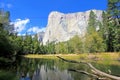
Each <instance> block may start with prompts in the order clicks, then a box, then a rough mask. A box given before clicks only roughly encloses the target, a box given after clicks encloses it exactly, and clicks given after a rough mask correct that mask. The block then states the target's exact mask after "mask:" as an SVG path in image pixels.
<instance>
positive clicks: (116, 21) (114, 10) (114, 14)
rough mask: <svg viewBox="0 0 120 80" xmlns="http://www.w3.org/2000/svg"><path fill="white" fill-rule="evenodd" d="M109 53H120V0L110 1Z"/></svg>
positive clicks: (108, 10)
mask: <svg viewBox="0 0 120 80" xmlns="http://www.w3.org/2000/svg"><path fill="white" fill-rule="evenodd" d="M107 13H108V40H107V42H108V43H107V45H108V51H110V52H113V51H120V0H108V9H107Z"/></svg>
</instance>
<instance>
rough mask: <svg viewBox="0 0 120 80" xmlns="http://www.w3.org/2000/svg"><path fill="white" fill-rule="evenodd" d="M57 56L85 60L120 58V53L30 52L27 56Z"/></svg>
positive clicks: (53, 57) (48, 57)
mask: <svg viewBox="0 0 120 80" xmlns="http://www.w3.org/2000/svg"><path fill="white" fill-rule="evenodd" d="M57 56H60V57H63V58H67V59H83V60H120V53H94V54H92V53H90V54H86V53H84V54H47V55H41V54H28V55H25V56H24V57H26V58H47V59H55V58H57Z"/></svg>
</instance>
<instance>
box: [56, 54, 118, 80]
mask: <svg viewBox="0 0 120 80" xmlns="http://www.w3.org/2000/svg"><path fill="white" fill-rule="evenodd" d="M57 57H58V58H59V59H62V60H63V61H66V62H71V63H77V64H80V63H83V64H86V65H88V66H89V67H90V68H91V71H92V72H93V73H94V74H95V75H99V76H104V77H107V78H110V79H113V80H120V77H118V76H114V75H111V74H107V73H105V72H102V71H100V70H98V69H96V68H95V67H94V66H93V65H92V64H91V63H87V62H82V61H81V62H78V61H74V60H67V59H64V58H62V57H60V56H57Z"/></svg>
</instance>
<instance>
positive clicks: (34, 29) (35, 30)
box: [27, 26, 46, 33]
mask: <svg viewBox="0 0 120 80" xmlns="http://www.w3.org/2000/svg"><path fill="white" fill-rule="evenodd" d="M45 29H46V28H39V27H38V26H35V27H32V28H30V29H28V31H27V32H33V33H38V32H42V31H44V32H45Z"/></svg>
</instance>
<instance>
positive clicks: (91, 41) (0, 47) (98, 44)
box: [0, 0, 120, 60]
mask: <svg viewBox="0 0 120 80" xmlns="http://www.w3.org/2000/svg"><path fill="white" fill-rule="evenodd" d="M119 7H120V1H119V0H108V7H107V10H106V11H103V13H102V18H103V20H102V22H100V21H98V20H97V19H96V14H95V13H94V12H93V11H91V12H90V15H89V21H88V27H87V33H86V34H85V36H84V37H79V36H78V35H75V36H74V37H73V38H71V39H70V40H68V41H65V42H59V43H55V42H51V43H49V42H48V43H47V44H46V45H43V44H42V42H40V41H39V40H38V37H37V34H36V35H34V36H32V35H28V34H27V33H26V35H25V36H17V33H16V32H15V31H14V25H12V24H10V13H9V12H8V11H4V10H0V60H1V59H4V58H5V59H6V58H7V59H12V57H13V56H16V55H21V54H22V55H23V54H59V53H62V54H64V53H65V54H68V53H99V52H119V51H120V8H119ZM96 26H99V27H98V29H97V27H96Z"/></svg>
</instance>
